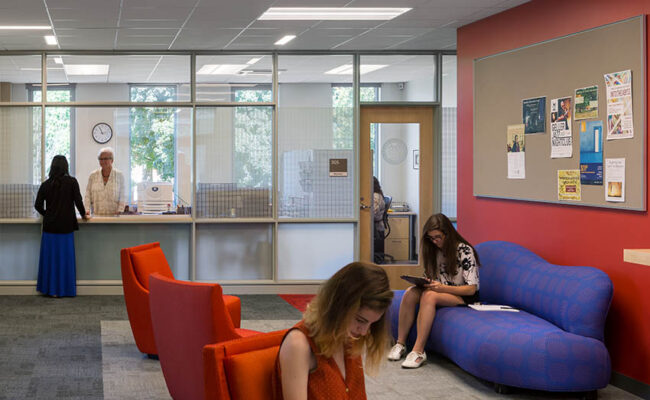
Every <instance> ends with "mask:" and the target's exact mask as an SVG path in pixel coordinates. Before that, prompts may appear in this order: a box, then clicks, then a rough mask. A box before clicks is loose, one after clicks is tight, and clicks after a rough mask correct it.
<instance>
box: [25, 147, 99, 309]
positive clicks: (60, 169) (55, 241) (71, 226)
mask: <svg viewBox="0 0 650 400" xmlns="http://www.w3.org/2000/svg"><path fill="white" fill-rule="evenodd" d="M75 206H77V210H79V214H80V215H81V216H82V217H83V218H84V220H85V219H86V210H85V209H84V205H83V200H82V198H81V192H80V191H79V183H78V182H77V180H76V179H75V178H73V177H71V176H70V175H69V174H68V160H67V159H66V158H65V156H54V158H53V159H52V165H51V166H50V174H49V178H48V180H46V181H45V182H43V183H42V184H41V187H40V188H39V189H38V195H36V202H35V204H34V208H36V211H38V212H39V213H40V214H41V215H42V216H43V236H42V238H41V257H40V260H39V263H38V283H37V285H36V290H38V291H39V292H41V293H43V294H45V295H48V296H53V297H61V296H76V294H77V273H76V268H75V255H74V236H73V233H72V232H73V231H75V230H79V224H78V223H77V217H76V216H75V213H74V208H75Z"/></svg>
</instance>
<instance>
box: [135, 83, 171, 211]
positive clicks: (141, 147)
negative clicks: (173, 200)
mask: <svg viewBox="0 0 650 400" xmlns="http://www.w3.org/2000/svg"><path fill="white" fill-rule="evenodd" d="M130 93H131V101H137V102H169V101H175V100H176V87H175V86H136V85H132V86H131V87H130ZM130 121H131V135H130V137H131V158H130V161H131V194H132V199H133V200H137V185H138V184H139V183H142V182H169V183H172V184H175V182H176V179H175V178H176V157H175V149H176V140H175V138H176V109H174V108H163V107H148V108H141V107H138V108H136V107H132V108H131V110H130Z"/></svg>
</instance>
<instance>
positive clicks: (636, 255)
mask: <svg viewBox="0 0 650 400" xmlns="http://www.w3.org/2000/svg"><path fill="white" fill-rule="evenodd" d="M623 261H625V262H630V263H635V264H641V265H650V249H623Z"/></svg>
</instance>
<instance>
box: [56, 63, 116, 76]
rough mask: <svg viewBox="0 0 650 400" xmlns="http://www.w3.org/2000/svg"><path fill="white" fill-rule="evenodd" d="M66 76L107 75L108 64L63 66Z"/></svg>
mask: <svg viewBox="0 0 650 400" xmlns="http://www.w3.org/2000/svg"><path fill="white" fill-rule="evenodd" d="M63 69H64V70H65V73H66V74H67V75H108V64H65V65H64V66H63Z"/></svg>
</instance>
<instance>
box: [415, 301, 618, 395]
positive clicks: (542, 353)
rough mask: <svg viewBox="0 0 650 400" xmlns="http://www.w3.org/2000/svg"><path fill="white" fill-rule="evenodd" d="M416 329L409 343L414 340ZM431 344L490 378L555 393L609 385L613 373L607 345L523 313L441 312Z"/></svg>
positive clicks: (463, 309) (429, 345)
mask: <svg viewBox="0 0 650 400" xmlns="http://www.w3.org/2000/svg"><path fill="white" fill-rule="evenodd" d="M415 334H416V332H415V329H413V330H412V332H411V337H410V340H409V341H411V340H412V341H415ZM426 347H427V348H429V349H433V350H435V351H436V352H439V353H441V354H443V355H445V356H447V357H449V358H450V359H452V360H453V361H454V362H455V363H456V364H458V365H459V366H460V367H461V368H463V369H464V370H466V371H467V372H469V373H471V374H473V375H476V376H480V377H481V378H483V379H486V380H488V381H490V382H497V383H501V384H505V385H509V386H515V387H526V388H530V389H537V390H551V391H583V390H584V391H588V390H593V389H594V388H603V387H605V386H607V383H608V382H609V377H610V373H611V369H610V360H609V353H608V352H607V348H606V347H605V345H604V344H603V343H602V342H600V341H598V340H596V339H593V338H589V337H585V336H580V335H576V334H573V333H569V332H565V331H563V330H561V329H559V328H558V327H557V326H555V325H553V324H551V323H550V322H548V321H546V320H544V319H542V318H539V317H537V316H535V315H532V314H529V313H527V312H525V311H520V312H491V311H476V310H472V309H471V308H466V307H463V308H459V307H448V308H442V309H440V310H438V313H437V315H436V319H435V322H434V324H433V327H432V332H431V335H429V339H428V342H427V346H426Z"/></svg>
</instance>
